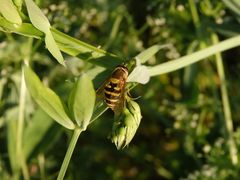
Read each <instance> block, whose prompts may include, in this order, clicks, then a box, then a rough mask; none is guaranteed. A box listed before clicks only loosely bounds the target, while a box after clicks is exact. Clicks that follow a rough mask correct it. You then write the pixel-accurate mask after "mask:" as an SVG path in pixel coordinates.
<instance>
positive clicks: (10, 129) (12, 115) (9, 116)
mask: <svg viewBox="0 0 240 180" xmlns="http://www.w3.org/2000/svg"><path fill="white" fill-rule="evenodd" d="M5 116H6V120H7V146H8V155H9V160H10V165H11V170H12V172H13V174H15V173H17V172H18V171H19V168H20V164H19V162H18V161H16V158H17V154H16V153H17V152H16V138H17V117H18V108H17V107H14V108H11V109H10V110H8V111H6V115H5Z"/></svg>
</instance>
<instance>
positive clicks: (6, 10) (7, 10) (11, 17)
mask: <svg viewBox="0 0 240 180" xmlns="http://www.w3.org/2000/svg"><path fill="white" fill-rule="evenodd" d="M0 5H1V7H0V13H1V14H2V15H3V17H4V18H6V19H7V20H8V21H10V22H12V23H15V24H19V25H20V24H22V19H21V17H20V15H19V14H18V11H17V9H16V7H15V6H14V4H13V2H12V1H11V0H0Z"/></svg>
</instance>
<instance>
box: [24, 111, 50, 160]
mask: <svg viewBox="0 0 240 180" xmlns="http://www.w3.org/2000/svg"><path fill="white" fill-rule="evenodd" d="M52 124H53V120H52V119H51V118H50V117H49V116H48V115H47V114H46V113H45V112H43V110H41V109H38V110H37V111H36V112H35V113H34V115H33V117H32V119H31V121H30V123H28V126H27V127H26V129H25V130H24V134H23V151H24V155H25V158H26V159H28V158H29V156H30V155H31V154H32V152H33V150H34V149H35V148H36V147H37V146H38V144H39V143H40V142H41V141H42V140H43V137H44V136H45V134H46V133H47V131H48V129H49V128H50V127H51V125H52ZM36 130H37V131H36Z"/></svg>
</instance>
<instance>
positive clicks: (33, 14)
mask: <svg viewBox="0 0 240 180" xmlns="http://www.w3.org/2000/svg"><path fill="white" fill-rule="evenodd" d="M25 3H26V6H27V11H28V15H29V18H30V20H31V22H32V24H33V25H34V26H35V27H36V28H37V29H39V30H40V31H42V32H44V33H47V32H48V31H49V29H50V23H49V21H48V19H47V17H46V16H45V15H44V14H43V12H42V11H41V9H40V8H39V7H38V6H37V5H36V4H35V3H34V2H33V1H32V0H25Z"/></svg>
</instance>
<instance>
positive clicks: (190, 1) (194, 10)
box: [188, 0, 200, 29]
mask: <svg viewBox="0 0 240 180" xmlns="http://www.w3.org/2000/svg"><path fill="white" fill-rule="evenodd" d="M188 4H189V6H190V11H191V14H192V20H193V23H194V26H195V28H196V29H198V28H199V26H200V18H199V16H198V12H197V8H196V5H195V2H194V0H188Z"/></svg>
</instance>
